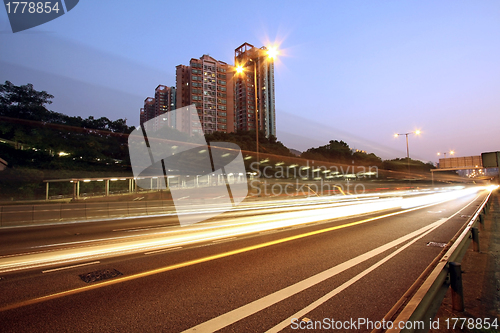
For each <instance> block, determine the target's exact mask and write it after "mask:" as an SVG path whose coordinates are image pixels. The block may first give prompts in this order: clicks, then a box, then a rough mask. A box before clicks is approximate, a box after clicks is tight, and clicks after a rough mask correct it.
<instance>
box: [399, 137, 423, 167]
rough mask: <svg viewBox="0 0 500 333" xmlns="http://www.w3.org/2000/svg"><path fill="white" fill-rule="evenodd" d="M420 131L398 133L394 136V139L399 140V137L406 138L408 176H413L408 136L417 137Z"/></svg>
mask: <svg viewBox="0 0 500 333" xmlns="http://www.w3.org/2000/svg"><path fill="white" fill-rule="evenodd" d="M420 133H421V132H420V130H416V131H414V132H408V133H402V134H401V133H396V134H394V137H395V138H397V137H398V136H400V135H404V136H406V160H407V161H408V174H409V175H410V174H411V171H410V147H409V145H408V135H410V134H416V135H420Z"/></svg>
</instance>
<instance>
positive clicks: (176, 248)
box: [144, 246, 182, 254]
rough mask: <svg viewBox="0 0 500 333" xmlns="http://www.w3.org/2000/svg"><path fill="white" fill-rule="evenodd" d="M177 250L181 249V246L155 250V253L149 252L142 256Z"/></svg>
mask: <svg viewBox="0 0 500 333" xmlns="http://www.w3.org/2000/svg"><path fill="white" fill-rule="evenodd" d="M178 249H182V246H178V247H171V248H168V249H163V250H156V251H151V252H145V253H144V254H154V253H160V252H167V251H173V250H178Z"/></svg>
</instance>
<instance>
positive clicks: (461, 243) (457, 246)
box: [372, 192, 491, 333]
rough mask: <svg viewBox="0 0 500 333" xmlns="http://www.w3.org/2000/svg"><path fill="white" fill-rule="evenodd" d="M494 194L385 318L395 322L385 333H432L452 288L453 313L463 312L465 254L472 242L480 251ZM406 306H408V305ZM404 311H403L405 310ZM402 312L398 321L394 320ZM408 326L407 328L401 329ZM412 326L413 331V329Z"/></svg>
mask: <svg viewBox="0 0 500 333" xmlns="http://www.w3.org/2000/svg"><path fill="white" fill-rule="evenodd" d="M490 197H491V192H490V193H489V194H488V196H487V197H486V198H485V199H484V200H483V202H482V203H481V205H480V206H479V207H478V208H477V210H476V211H475V213H474V214H473V215H472V216H471V217H470V218H469V220H468V221H467V223H466V224H464V226H463V227H462V228H461V229H460V230H459V231H458V232H457V234H456V235H455V236H454V237H453V239H452V240H451V241H450V242H449V243H448V244H447V245H446V247H445V248H444V249H443V250H442V251H441V253H440V254H439V255H438V256H437V257H436V258H435V259H434V261H433V262H432V263H431V264H430V265H429V266H428V267H427V268H426V269H425V271H424V272H423V273H422V274H421V275H420V276H419V277H418V279H417V280H416V281H415V283H414V284H413V285H412V286H411V287H410V288H409V289H408V290H407V291H406V293H405V294H404V295H403V297H401V299H400V300H399V301H398V302H397V303H396V304H395V305H394V306H393V308H392V309H391V310H390V311H389V312H388V313H387V314H386V315H385V317H384V318H383V320H382V321H385V322H389V321H391V322H392V323H393V324H394V325H393V328H392V329H386V330H385V332H390V333H396V332H398V333H399V332H404V333H409V332H428V331H429V330H430V325H431V322H432V319H433V318H434V317H435V316H436V314H437V311H438V310H439V307H440V306H441V303H442V302H443V299H444V297H445V295H446V293H447V291H448V288H449V287H450V286H451V287H452V301H453V309H454V310H457V311H463V307H464V304H463V290H462V279H461V266H460V261H462V259H463V257H464V256H465V253H466V251H467V249H468V247H469V245H470V242H471V241H472V242H473V243H474V251H479V237H478V229H477V228H476V224H477V223H478V222H479V223H481V224H483V223H484V215H485V214H486V213H487V212H488V210H489V199H490ZM405 304H406V305H405ZM403 305H405V306H404V308H402V309H401V307H402V306H403ZM398 312H399V314H398V315H397V317H396V319H394V320H391V319H393V318H394V316H395V315H396V314H397V313H398ZM417 322H418V323H423V326H419V325H413V326H412V325H408V327H406V328H400V327H399V326H398V325H399V323H417ZM401 326H404V325H401ZM410 326H411V328H409V327H410ZM382 331H384V329H382V328H380V329H375V330H373V331H372V333H379V332H382Z"/></svg>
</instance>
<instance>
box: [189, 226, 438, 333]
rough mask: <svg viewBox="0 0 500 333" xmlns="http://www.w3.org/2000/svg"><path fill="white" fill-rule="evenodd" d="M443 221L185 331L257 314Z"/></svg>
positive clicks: (212, 329)
mask: <svg viewBox="0 0 500 333" xmlns="http://www.w3.org/2000/svg"><path fill="white" fill-rule="evenodd" d="M444 220H446V219H444ZM440 222H442V221H441V220H439V221H437V222H434V223H432V224H430V225H427V226H425V227H422V228H420V229H418V230H416V231H414V232H412V233H409V234H408V235H405V236H403V237H400V238H398V239H396V240H394V241H391V242H389V243H387V244H385V245H382V246H379V247H377V248H375V249H373V250H371V251H368V252H365V253H363V254H361V255H359V256H357V257H354V258H352V259H350V260H347V261H345V262H343V263H341V264H338V265H336V266H334V267H332V268H329V269H327V270H325V271H323V272H321V273H318V274H316V275H313V276H311V277H309V278H306V279H304V280H302V281H299V282H297V283H295V284H292V285H290V286H288V287H285V288H283V289H281V290H278V291H276V292H274V293H272V294H269V295H267V296H264V297H262V298H260V299H258V300H255V301H253V302H250V303H248V304H246V305H243V306H241V307H239V308H236V309H234V310H232V311H229V312H227V313H225V314H223V315H220V316H218V317H215V318H213V319H210V320H208V321H206V322H203V323H201V324H199V325H197V326H194V327H191V328H189V329H187V330H185V331H183V333H187V332H215V331H218V330H220V329H222V328H224V327H226V326H229V325H231V324H234V323H235V322H237V321H239V320H241V319H243V318H246V317H248V316H250V315H252V314H255V313H257V312H259V311H261V310H263V309H265V308H268V307H270V306H271V305H274V304H276V303H278V302H281V301H283V300H284V299H287V298H288V297H290V296H293V295H295V294H297V293H299V292H301V291H304V290H306V289H308V288H310V287H312V286H314V285H316V284H318V283H320V282H323V281H325V280H327V279H329V278H331V277H333V276H335V275H337V274H340V273H342V272H344V271H346V270H348V269H350V268H352V267H354V266H356V265H358V264H360V263H362V262H364V261H366V260H369V259H371V258H373V257H375V256H377V255H379V254H381V253H383V252H385V251H387V250H390V249H391V248H394V247H395V246H397V245H399V244H401V243H404V242H406V241H408V240H409V239H412V238H414V237H416V236H418V235H420V234H421V233H423V232H426V231H428V230H429V229H431V228H432V227H433V226H435V225H436V223H440Z"/></svg>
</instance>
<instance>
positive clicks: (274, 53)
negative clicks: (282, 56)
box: [267, 47, 279, 59]
mask: <svg viewBox="0 0 500 333" xmlns="http://www.w3.org/2000/svg"><path fill="white" fill-rule="evenodd" d="M278 54H279V52H278V50H277V49H276V48H275V47H270V48H269V49H268V50H267V55H268V57H269V58H271V59H275V58H276V56H277V55H278Z"/></svg>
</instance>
